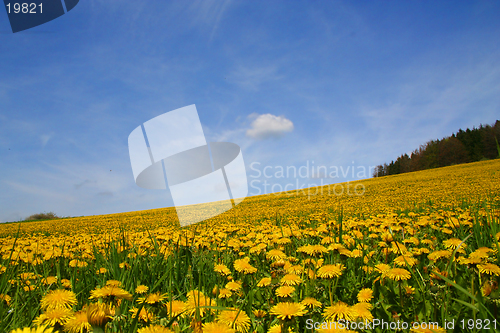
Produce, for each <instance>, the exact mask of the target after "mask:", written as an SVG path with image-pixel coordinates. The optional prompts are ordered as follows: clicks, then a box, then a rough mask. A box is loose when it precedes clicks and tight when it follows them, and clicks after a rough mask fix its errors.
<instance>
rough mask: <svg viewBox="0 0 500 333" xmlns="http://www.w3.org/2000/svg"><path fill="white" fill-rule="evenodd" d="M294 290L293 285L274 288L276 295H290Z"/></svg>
mask: <svg viewBox="0 0 500 333" xmlns="http://www.w3.org/2000/svg"><path fill="white" fill-rule="evenodd" d="M294 291H295V287H292V286H281V287H278V288H276V295H277V296H279V297H290V296H292V294H293V292H294Z"/></svg>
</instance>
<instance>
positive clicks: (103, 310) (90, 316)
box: [82, 303, 115, 327]
mask: <svg viewBox="0 0 500 333" xmlns="http://www.w3.org/2000/svg"><path fill="white" fill-rule="evenodd" d="M82 311H85V312H86V313H87V320H88V322H89V324H90V325H92V326H98V327H103V326H104V325H106V323H107V322H109V321H110V320H111V318H112V316H114V314H115V310H114V308H113V306H112V305H110V304H106V303H91V304H89V305H87V306H86V307H85V308H84V310H82Z"/></svg>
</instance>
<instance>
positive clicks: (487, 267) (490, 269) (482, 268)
mask: <svg viewBox="0 0 500 333" xmlns="http://www.w3.org/2000/svg"><path fill="white" fill-rule="evenodd" d="M477 268H478V269H479V272H480V273H481V274H488V275H496V276H499V275H500V267H498V266H497V265H495V264H489V263H488V264H484V265H477Z"/></svg>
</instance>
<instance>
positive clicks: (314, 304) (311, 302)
mask: <svg viewBox="0 0 500 333" xmlns="http://www.w3.org/2000/svg"><path fill="white" fill-rule="evenodd" d="M300 304H302V305H305V306H306V307H308V308H312V309H314V308H320V307H321V306H322V304H321V302H320V301H318V300H317V299H316V298H313V297H306V298H304V299H303V300H302V301H301V302H300Z"/></svg>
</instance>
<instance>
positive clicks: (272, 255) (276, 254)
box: [266, 249, 286, 260]
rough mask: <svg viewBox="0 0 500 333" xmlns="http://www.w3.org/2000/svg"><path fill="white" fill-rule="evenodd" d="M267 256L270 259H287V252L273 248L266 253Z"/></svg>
mask: <svg viewBox="0 0 500 333" xmlns="http://www.w3.org/2000/svg"><path fill="white" fill-rule="evenodd" d="M266 258H267V259H268V260H280V259H286V254H285V253H284V252H283V251H281V250H277V249H272V250H271V251H269V252H267V253H266Z"/></svg>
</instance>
